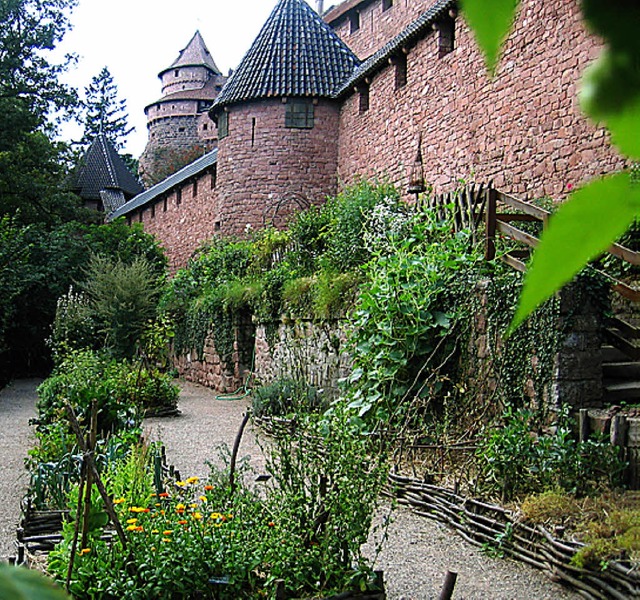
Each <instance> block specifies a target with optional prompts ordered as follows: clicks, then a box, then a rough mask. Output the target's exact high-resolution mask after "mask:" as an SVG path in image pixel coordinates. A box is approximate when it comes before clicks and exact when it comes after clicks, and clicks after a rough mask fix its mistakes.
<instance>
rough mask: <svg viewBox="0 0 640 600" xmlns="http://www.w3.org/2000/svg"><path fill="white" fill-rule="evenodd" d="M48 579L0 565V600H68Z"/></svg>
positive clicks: (34, 573) (21, 569) (20, 568)
mask: <svg viewBox="0 0 640 600" xmlns="http://www.w3.org/2000/svg"><path fill="white" fill-rule="evenodd" d="M68 599H69V596H67V595H66V594H65V593H64V592H63V591H62V590H61V589H60V588H58V587H56V585H55V584H54V583H53V581H51V580H50V579H47V578H46V577H44V576H42V575H40V574H39V573H36V572H35V571H30V570H28V569H24V568H22V567H11V566H9V565H1V564H0V600H68Z"/></svg>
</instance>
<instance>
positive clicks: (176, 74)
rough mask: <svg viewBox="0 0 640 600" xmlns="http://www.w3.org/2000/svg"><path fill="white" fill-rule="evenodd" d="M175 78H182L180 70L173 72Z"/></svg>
mask: <svg viewBox="0 0 640 600" xmlns="http://www.w3.org/2000/svg"><path fill="white" fill-rule="evenodd" d="M173 76H174V77H180V69H176V70H175V71H174V72H173Z"/></svg>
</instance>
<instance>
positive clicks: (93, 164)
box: [69, 133, 144, 201]
mask: <svg viewBox="0 0 640 600" xmlns="http://www.w3.org/2000/svg"><path fill="white" fill-rule="evenodd" d="M69 189H70V190H71V191H73V192H75V193H76V194H78V196H80V197H81V198H82V199H83V200H99V201H102V198H103V195H104V194H102V195H101V192H105V191H106V190H111V191H113V190H118V191H121V192H122V193H123V194H124V197H125V198H126V199H129V198H133V196H136V195H137V194H139V193H141V192H142V191H143V190H144V188H143V187H142V185H141V184H140V182H139V181H138V180H137V179H136V178H135V177H134V176H133V175H132V174H131V172H130V171H129V169H128V168H127V166H126V165H125V163H124V161H123V160H122V159H121V158H120V156H119V155H118V152H117V151H116V149H115V148H114V147H113V144H111V142H110V141H109V140H108V139H107V136H106V135H105V134H104V133H99V134H98V135H97V136H96V137H95V139H94V140H93V142H92V143H91V146H89V149H88V150H87V152H86V153H85V155H84V157H83V158H82V160H81V161H80V163H79V164H78V166H77V167H76V169H75V171H74V172H73V174H72V175H71V179H70V184H69Z"/></svg>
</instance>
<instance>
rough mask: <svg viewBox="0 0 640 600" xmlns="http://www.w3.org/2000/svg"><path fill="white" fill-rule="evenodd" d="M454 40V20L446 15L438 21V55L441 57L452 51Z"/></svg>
mask: <svg viewBox="0 0 640 600" xmlns="http://www.w3.org/2000/svg"><path fill="white" fill-rule="evenodd" d="M455 42H456V22H455V20H454V19H453V18H452V17H446V18H445V19H443V20H442V21H440V22H439V23H438V56H439V57H440V58H442V57H443V56H446V55H447V54H449V53H450V52H453V49H454V47H455Z"/></svg>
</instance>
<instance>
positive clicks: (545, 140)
mask: <svg viewBox="0 0 640 600" xmlns="http://www.w3.org/2000/svg"><path fill="white" fill-rule="evenodd" d="M437 44H438V41H437V35H436V34H435V33H432V34H430V35H429V36H428V37H427V38H426V39H424V40H422V41H421V42H419V43H418V45H417V46H416V47H415V48H413V49H412V50H411V52H410V54H409V56H408V84H407V85H406V87H404V88H401V89H400V90H398V91H396V90H395V89H394V69H393V68H392V67H389V68H387V69H385V70H384V71H383V72H381V73H379V74H378V75H376V76H375V78H374V80H373V81H372V83H371V88H370V109H369V111H368V112H366V113H364V114H358V95H357V94H354V95H353V96H351V97H350V98H349V99H348V100H347V101H346V102H345V104H344V105H343V109H342V112H341V122H340V143H339V168H338V174H339V178H340V180H341V181H345V182H350V181H352V180H353V179H354V178H355V177H356V176H357V175H358V174H362V175H365V176H375V175H388V177H389V178H390V179H391V181H392V182H393V183H395V184H396V185H398V186H399V187H400V189H406V186H407V181H408V174H409V170H410V168H411V165H412V163H413V160H414V158H415V155H416V149H417V143H418V134H419V133H422V136H423V145H422V148H423V157H424V161H425V174H426V179H427V181H428V182H430V183H431V184H432V185H433V186H434V188H435V191H441V190H445V189H448V188H451V187H453V186H454V185H455V183H456V181H457V180H458V179H459V178H465V179H466V180H468V181H472V180H476V181H480V182H487V181H489V180H493V182H494V184H495V186H496V187H498V188H502V189H504V190H506V191H511V192H513V193H520V194H523V195H528V196H529V197H540V196H545V195H548V196H551V197H553V198H554V199H560V198H562V197H563V196H564V195H566V192H567V189H568V187H571V186H575V185H576V184H577V183H579V182H580V181H583V180H585V179H589V178H591V177H594V176H596V175H600V174H602V173H607V172H610V171H612V170H616V169H619V168H621V167H623V166H624V164H625V162H624V161H623V160H622V158H621V157H620V156H619V155H618V153H617V152H616V151H615V150H614V149H612V147H611V146H610V144H609V140H608V137H607V134H606V132H605V131H604V130H603V129H599V128H597V127H595V126H593V125H592V124H590V123H589V122H588V121H587V120H586V119H585V118H584V117H583V116H582V115H581V112H580V108H579V106H578V101H577V98H576V90H577V85H576V83H577V81H578V79H579V76H580V73H581V72H582V71H583V70H584V68H585V66H586V65H587V64H588V63H589V62H590V60H591V59H593V58H594V57H595V56H597V54H598V50H599V45H598V42H597V40H595V39H594V38H593V37H592V36H590V35H588V34H587V33H586V32H585V30H584V28H583V26H582V23H581V17H580V10H579V6H578V2H576V1H575V0H556V1H555V2H551V1H545V2H539V1H536V0H525V1H524V2H523V3H522V6H521V10H520V13H519V17H518V19H517V23H516V27H515V30H514V33H513V34H512V35H511V37H510V38H509V41H508V43H507V46H506V50H505V53H504V56H503V58H502V61H501V64H500V67H499V69H498V73H497V77H496V78H495V79H494V80H491V79H490V78H489V77H488V76H487V74H486V71H485V69H484V66H483V62H482V58H481V57H480V55H479V52H478V50H477V47H476V44H475V41H474V40H473V39H472V38H471V36H470V33H469V30H468V29H467V27H466V25H465V24H464V22H463V19H462V18H458V19H457V20H456V49H455V50H454V51H453V52H452V53H450V54H448V55H446V56H445V57H444V58H442V59H439V58H438V48H437Z"/></svg>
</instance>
